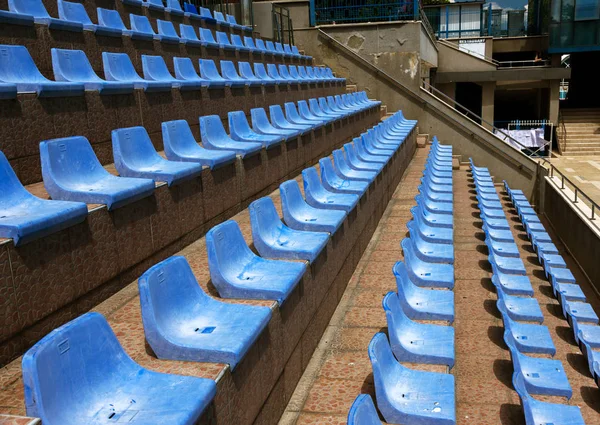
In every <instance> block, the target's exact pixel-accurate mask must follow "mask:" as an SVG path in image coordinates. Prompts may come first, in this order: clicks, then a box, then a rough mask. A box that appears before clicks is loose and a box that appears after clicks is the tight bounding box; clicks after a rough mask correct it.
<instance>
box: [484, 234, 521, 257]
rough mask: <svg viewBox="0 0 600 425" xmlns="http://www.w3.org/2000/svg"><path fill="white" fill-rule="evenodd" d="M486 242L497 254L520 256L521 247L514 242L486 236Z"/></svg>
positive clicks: (500, 255)
mask: <svg viewBox="0 0 600 425" xmlns="http://www.w3.org/2000/svg"><path fill="white" fill-rule="evenodd" d="M485 244H486V245H487V247H488V249H489V250H490V251H493V252H494V255H495V256H499V257H514V258H520V257H521V256H520V254H519V247H518V246H517V244H516V243H514V242H500V241H496V240H494V239H491V238H488V237H486V238H485Z"/></svg>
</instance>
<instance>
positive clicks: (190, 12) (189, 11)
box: [172, 0, 212, 21]
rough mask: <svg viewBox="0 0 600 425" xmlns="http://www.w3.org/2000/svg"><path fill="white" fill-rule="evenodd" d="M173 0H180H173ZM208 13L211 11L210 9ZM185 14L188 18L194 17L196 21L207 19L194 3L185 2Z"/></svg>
mask: <svg viewBox="0 0 600 425" xmlns="http://www.w3.org/2000/svg"><path fill="white" fill-rule="evenodd" d="M172 1H178V0H172ZM208 13H210V11H209V12H208ZM183 14H184V16H185V17H186V18H190V19H193V20H196V21H202V20H205V17H204V16H202V15H200V12H199V11H198V8H197V7H196V6H195V5H193V4H192V3H188V2H183ZM211 19H212V16H211Z"/></svg>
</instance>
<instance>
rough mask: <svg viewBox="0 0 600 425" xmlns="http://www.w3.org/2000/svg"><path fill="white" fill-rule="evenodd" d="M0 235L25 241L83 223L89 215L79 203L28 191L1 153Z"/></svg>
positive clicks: (16, 240)
mask: <svg viewBox="0 0 600 425" xmlns="http://www.w3.org/2000/svg"><path fill="white" fill-rule="evenodd" d="M0 188H1V190H0V193H1V197H0V238H10V239H12V240H13V243H14V245H15V246H18V245H23V244H26V243H27V242H30V241H32V240H35V239H39V238H42V237H44V236H46V235H49V234H51V233H54V232H58V231H60V230H62V229H65V228H67V227H70V226H73V225H75V224H77V223H81V222H82V221H84V220H85V218H86V217H87V214H88V210H87V205H85V204H84V203H80V202H65V201H49V200H47V199H41V198H38V197H36V196H33V195H32V194H31V193H30V192H29V191H27V190H26V189H25V188H24V187H23V185H22V184H21V182H20V181H19V179H18V178H17V175H16V174H15V172H14V171H13V169H12V167H11V166H10V164H9V162H8V160H7V159H6V156H4V153H2V152H0Z"/></svg>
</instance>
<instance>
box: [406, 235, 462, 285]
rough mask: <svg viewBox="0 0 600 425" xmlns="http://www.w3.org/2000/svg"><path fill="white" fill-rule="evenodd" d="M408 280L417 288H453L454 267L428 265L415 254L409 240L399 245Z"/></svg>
mask: <svg viewBox="0 0 600 425" xmlns="http://www.w3.org/2000/svg"><path fill="white" fill-rule="evenodd" d="M400 245H401V246H402V250H403V252H404V261H405V264H406V270H407V272H408V276H409V278H410V280H411V281H412V282H413V283H414V284H415V285H417V286H421V287H431V288H446V289H452V288H454V266H453V265H452V264H440V263H429V262H426V261H423V260H421V259H420V258H419V257H418V256H417V254H416V252H415V251H416V247H415V246H414V242H413V241H412V239H411V238H404V239H403V240H402V242H401V243H400Z"/></svg>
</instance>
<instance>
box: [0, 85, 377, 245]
mask: <svg viewBox="0 0 600 425" xmlns="http://www.w3.org/2000/svg"><path fill="white" fill-rule="evenodd" d="M309 103H310V107H309V104H308V103H307V102H306V101H300V102H299V103H298V109H297V108H296V105H295V104H294V103H293V102H288V103H286V104H285V105H284V106H285V113H284V111H283V109H282V108H281V106H279V105H272V106H271V107H270V108H269V113H270V116H271V120H270V121H269V118H268V117H267V113H266V111H265V110H264V109H263V108H255V109H253V110H252V111H251V118H252V123H251V125H252V127H250V124H249V123H248V121H247V119H246V116H245V114H244V113H243V112H241V111H236V112H230V113H229V116H228V119H229V129H230V133H229V134H227V132H226V131H225V128H224V127H223V124H222V122H221V119H220V117H219V116H217V115H212V116H203V117H200V133H201V139H202V145H200V144H198V143H197V141H196V140H195V139H194V136H193V134H192V131H191V129H190V127H189V124H188V123H187V122H186V121H185V120H178V121H170V122H164V123H162V134H163V144H164V148H165V155H166V157H167V159H164V158H163V157H161V156H160V155H159V154H158V153H157V152H156V150H155V149H154V147H153V145H152V142H151V140H150V137H149V136H148V133H147V132H146V130H145V129H144V127H133V128H124V129H115V130H113V132H112V142H113V155H114V160H115V167H116V169H117V171H118V172H119V174H120V177H117V176H114V175H112V174H110V173H108V171H106V170H105V169H104V168H103V167H102V166H101V164H100V162H99V161H98V159H97V157H96V155H95V153H94V151H93V149H92V146H91V144H90V142H89V141H88V140H87V139H86V138H85V137H82V136H76V137H68V138H62V139H55V140H47V141H43V142H41V143H40V156H41V162H42V175H43V179H44V185H45V187H46V190H47V192H48V193H49V194H50V196H51V198H52V200H51V201H50V200H43V199H39V198H37V197H35V196H33V195H32V194H30V193H29V192H28V191H27V190H26V189H25V188H24V187H23V186H22V185H21V183H20V182H19V180H18V179H17V176H16V175H15V173H14V171H13V170H12V168H11V166H10V164H9V163H8V160H7V159H6V157H5V156H4V154H2V152H0V173H1V177H2V179H1V181H2V183H1V184H2V188H3V189H4V190H3V191H2V199H1V201H0V215H1V218H0V237H4V238H12V239H13V242H14V243H15V245H19V244H21V243H26V242H28V241H31V240H34V239H37V238H40V237H42V236H45V235H47V234H49V233H52V232H56V231H58V230H61V229H64V228H65V227H68V226H71V225H73V224H76V223H79V222H81V221H83V220H84V219H85V217H86V215H87V208H86V205H85V204H86V203H87V204H104V205H106V206H107V208H108V209H109V210H110V209H115V208H119V207H121V206H123V205H126V204H129V203H131V202H134V201H136V200H138V199H141V198H143V197H146V196H149V195H151V194H152V193H153V191H154V187H155V182H167V184H169V185H173V184H177V183H179V182H181V181H185V180H188V179H191V178H194V177H196V176H198V175H199V174H200V172H201V171H202V168H203V167H210V168H211V169H214V168H217V167H221V166H223V165H226V164H229V163H231V162H233V161H235V158H236V156H239V157H242V158H243V157H245V156H250V155H255V154H257V153H259V152H260V150H261V149H262V148H265V149H269V148H270V147H273V146H276V145H277V144H280V143H282V142H283V141H285V140H288V139H292V138H295V137H298V136H301V135H303V134H306V133H308V132H311V131H313V130H316V129H318V128H320V127H322V126H323V125H325V124H327V123H329V122H331V121H333V120H336V119H339V118H343V117H347V116H350V115H353V114H356V113H357V112H360V111H362V110H364V109H367V108H371V107H373V106H375V105H377V104H378V102H374V101H370V100H368V99H367V98H366V94H365V93H364V92H361V93H355V94H346V95H342V96H336V97H335V98H334V97H332V96H329V97H328V99H325V98H321V99H319V102H317V100H316V99H310V100H309ZM319 103H320V104H321V105H323V107H324V108H327V110H328V111H329V112H327V114H328V115H319V116H316V115H314V114H313V113H312V111H314V112H316V113H321V114H325V112H323V110H322V109H320V107H319ZM334 111H335V112H334ZM332 184H335V183H332ZM61 201H70V202H61Z"/></svg>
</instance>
